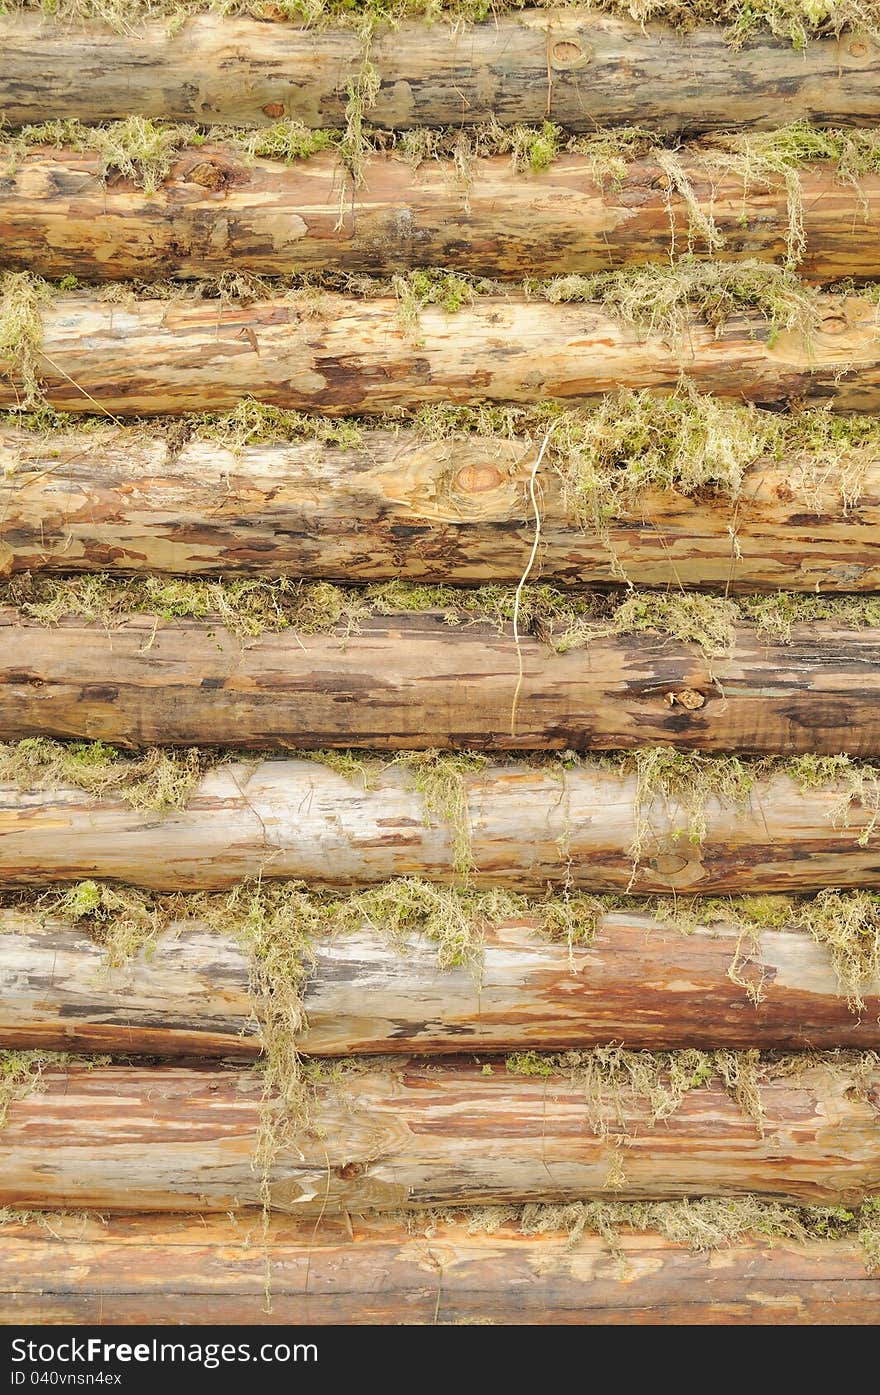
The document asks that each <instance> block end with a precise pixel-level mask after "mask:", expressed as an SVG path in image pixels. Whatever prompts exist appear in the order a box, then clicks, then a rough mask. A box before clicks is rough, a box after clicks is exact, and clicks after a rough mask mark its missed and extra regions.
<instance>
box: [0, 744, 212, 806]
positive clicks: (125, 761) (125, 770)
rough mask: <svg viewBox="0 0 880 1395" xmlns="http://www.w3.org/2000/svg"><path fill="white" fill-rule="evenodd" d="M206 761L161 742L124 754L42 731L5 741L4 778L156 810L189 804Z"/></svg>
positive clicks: (1, 748)
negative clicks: (140, 751) (66, 787)
mask: <svg viewBox="0 0 880 1395" xmlns="http://www.w3.org/2000/svg"><path fill="white" fill-rule="evenodd" d="M205 764H206V762H205V758H204V757H203V755H202V753H200V752H199V751H196V750H189V751H180V752H176V751H168V750H164V749H162V748H161V747H158V746H155V747H151V748H150V749H149V750H147V751H145V752H144V753H143V755H140V756H121V755H120V754H119V752H118V751H117V750H116V749H115V748H114V747H112V746H108V745H106V743H105V742H103V741H71V742H66V743H65V742H61V741H50V740H49V739H48V738H47V737H42V736H39V737H29V738H27V739H26V740H24V741H18V742H3V743H0V781H4V782H6V783H9V784H13V785H16V786H17V787H18V788H19V789H20V790H41V789H51V788H55V787H57V786H59V785H61V786H64V785H72V786H73V787H74V788H76V789H81V790H84V791H85V792H86V793H87V794H90V795H95V796H98V797H101V796H104V795H106V796H107V797H108V798H116V799H121V800H122V801H123V802H124V803H126V804H130V805H131V806H132V807H133V808H135V809H143V810H145V811H148V812H151V813H157V814H165V813H170V812H171V811H172V810H174V809H182V808H184V807H185V805H186V803H187V800H188V799H189V796H190V795H191V793H192V792H193V790H194V789H195V788H196V786H197V785H198V783H199V781H200V779H201V777H202V774H203V770H204V768H205Z"/></svg>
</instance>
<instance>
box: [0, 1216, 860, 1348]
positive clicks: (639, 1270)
mask: <svg viewBox="0 0 880 1395" xmlns="http://www.w3.org/2000/svg"><path fill="white" fill-rule="evenodd" d="M425 1232H426V1228H425V1226H424V1225H421V1226H419V1227H417V1228H415V1229H414V1231H412V1232H411V1231H410V1230H409V1229H408V1228H407V1227H406V1226H404V1225H402V1224H401V1223H400V1222H399V1221H394V1220H391V1219H384V1218H382V1217H363V1216H354V1217H350V1218H346V1219H345V1220H339V1221H336V1220H333V1219H332V1218H328V1219H325V1220H324V1221H322V1222H321V1225H320V1227H319V1228H318V1229H317V1230H316V1229H315V1225H314V1222H313V1221H312V1222H305V1223H300V1222H297V1221H296V1220H295V1219H291V1218H287V1217H281V1216H276V1217H273V1219H272V1221H271V1224H270V1226H269V1229H268V1232H267V1233H264V1232H263V1230H262V1227H261V1224H260V1221H259V1219H255V1218H252V1217H248V1216H239V1217H235V1216H233V1217H231V1218H230V1217H226V1216H201V1217H188V1216H167V1217H161V1216H155V1215H152V1216H109V1217H107V1218H106V1219H103V1220H97V1219H93V1218H90V1217H65V1216H57V1217H56V1216H52V1217H51V1218H50V1219H49V1223H48V1224H41V1223H40V1222H39V1221H31V1222H29V1223H24V1224H23V1223H21V1222H16V1221H12V1222H7V1223H6V1224H4V1226H3V1229H2V1231H0V1270H2V1274H3V1276H4V1277H3V1279H2V1280H0V1291H2V1295H3V1302H2V1307H3V1311H4V1314H5V1317H4V1318H3V1319H2V1321H5V1322H7V1323H17V1324H19V1325H27V1324H29V1323H33V1324H35V1325H44V1324H45V1325H49V1324H53V1323H56V1324H65V1325H69V1324H71V1323H74V1324H75V1323H95V1322H103V1323H120V1324H123V1323H146V1324H150V1323H155V1324H158V1325H162V1324H172V1323H181V1322H183V1323H194V1324H195V1323H201V1324H205V1323H208V1324H210V1323H216V1324H223V1325H230V1326H234V1325H238V1324H246V1323H253V1324H255V1325H256V1324H262V1323H290V1324H305V1325H308V1324H312V1323H321V1324H325V1323H336V1324H345V1325H346V1326H351V1325H358V1324H362V1323H382V1324H393V1323H401V1322H406V1323H419V1324H421V1323H424V1324H434V1323H437V1322H439V1323H455V1322H468V1321H479V1322H497V1323H505V1324H512V1323H518V1324H521V1323H529V1324H535V1325H541V1326H543V1325H545V1324H547V1323H551V1324H555V1325H559V1324H566V1325H568V1324H572V1325H583V1326H589V1325H593V1324H603V1325H607V1324H621V1325H634V1324H639V1325H642V1324H644V1325H646V1326H663V1325H666V1324H676V1325H678V1324H686V1325H697V1324H700V1325H706V1326H714V1325H719V1326H727V1325H729V1324H731V1323H748V1324H750V1325H757V1324H772V1325H778V1324H783V1323H784V1324H785V1325H786V1326H791V1325H792V1324H794V1325H798V1326H799V1325H807V1324H834V1325H837V1324H840V1323H849V1324H865V1325H872V1324H873V1323H875V1322H876V1313H877V1304H878V1301H880V1275H878V1274H876V1273H874V1274H869V1273H866V1271H865V1265H864V1261H863V1256H862V1254H861V1251H860V1248H859V1246H858V1245H857V1244H856V1243H855V1242H853V1241H848V1240H822V1241H816V1240H814V1241H809V1242H807V1243H795V1242H793V1241H788V1240H785V1241H774V1242H773V1243H772V1244H768V1243H767V1242H759V1241H749V1240H739V1241H736V1242H735V1243H733V1244H731V1245H729V1246H727V1245H725V1246H724V1248H723V1249H720V1250H718V1251H715V1252H712V1253H704V1254H694V1253H692V1252H691V1251H689V1250H687V1249H686V1248H685V1247H683V1246H681V1245H675V1244H673V1243H672V1242H671V1241H669V1240H666V1239H664V1238H663V1237H662V1236H659V1235H656V1234H652V1233H647V1234H635V1233H632V1232H626V1231H624V1232H622V1233H621V1235H620V1237H619V1240H618V1241H617V1242H616V1247H617V1250H618V1252H617V1253H612V1252H611V1250H610V1249H609V1246H608V1245H607V1243H606V1242H605V1241H604V1240H601V1239H600V1238H599V1237H598V1236H595V1235H582V1236H581V1237H580V1238H579V1239H578V1240H576V1241H575V1242H574V1243H573V1244H572V1243H571V1242H570V1241H569V1239H568V1236H567V1235H565V1234H560V1233H558V1232H556V1233H549V1234H544V1235H523V1234H522V1233H521V1232H520V1230H519V1228H518V1227H517V1226H515V1225H512V1224H508V1225H503V1226H501V1227H500V1228H499V1229H498V1230H496V1231H494V1232H493V1233H492V1234H491V1235H489V1234H480V1233H479V1232H477V1233H476V1234H474V1233H472V1232H471V1230H470V1229H469V1227H468V1224H467V1221H466V1220H462V1221H461V1222H452V1223H449V1222H438V1223H437V1224H435V1225H433V1226H431V1227H430V1228H428V1230H427V1233H425ZM267 1247H268V1262H269V1270H270V1274H271V1291H272V1308H271V1312H268V1313H267V1311H266V1302H265V1293H264V1287H265V1281H266V1260H267ZM621 1256H622V1258H621ZM377 1274H381V1275H382V1283H381V1284H380V1285H377V1283H376V1275H377ZM169 1340H172V1338H171V1337H170V1336H169Z"/></svg>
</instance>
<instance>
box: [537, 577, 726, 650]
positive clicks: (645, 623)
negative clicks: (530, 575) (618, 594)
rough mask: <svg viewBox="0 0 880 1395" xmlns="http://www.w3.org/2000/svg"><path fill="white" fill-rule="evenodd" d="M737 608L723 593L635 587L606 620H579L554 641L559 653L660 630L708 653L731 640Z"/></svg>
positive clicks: (723, 648) (723, 647)
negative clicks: (712, 593)
mask: <svg viewBox="0 0 880 1395" xmlns="http://www.w3.org/2000/svg"><path fill="white" fill-rule="evenodd" d="M737 618H738V610H737V607H736V605H735V604H734V603H733V602H732V601H728V600H725V599H724V598H723V597H721V596H709V595H702V594H700V593H698V592H695V591H682V592H671V593H668V594H667V593H663V592H655V591H641V592H639V591H637V592H634V593H633V594H632V595H630V596H627V597H626V599H625V600H623V601H621V603H620V604H619V605H618V606H616V607H615V608H614V610H613V611H611V613H610V615H609V616H608V618H607V620H605V621H595V620H589V619H584V620H576V621H575V622H574V623H573V624H571V625H570V626H569V627H568V629H566V630H565V631H563V633H562V634H561V635H560V636H559V638H558V639H555V640H554V648H555V649H556V651H557V652H558V653H561V654H562V653H565V652H566V651H567V650H569V649H577V648H580V647H582V646H583V645H585V644H589V643H590V642H591V641H592V640H594V639H601V638H603V637H605V636H610V635H628V634H645V633H648V632H657V633H658V634H662V635H667V636H668V637H669V638H670V639H676V640H679V641H680V642H681V643H682V644H696V645H698V646H699V648H700V649H702V651H703V653H704V654H706V655H707V656H709V657H712V656H713V655H719V654H723V653H725V652H726V651H727V650H728V649H729V648H730V647H731V645H732V644H733V641H734V637H735V628H734V627H735V625H736V621H737Z"/></svg>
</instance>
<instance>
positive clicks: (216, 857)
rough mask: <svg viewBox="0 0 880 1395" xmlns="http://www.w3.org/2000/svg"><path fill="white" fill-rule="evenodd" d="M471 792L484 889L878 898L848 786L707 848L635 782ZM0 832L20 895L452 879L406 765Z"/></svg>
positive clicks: (55, 807) (773, 798) (97, 808)
mask: <svg viewBox="0 0 880 1395" xmlns="http://www.w3.org/2000/svg"><path fill="white" fill-rule="evenodd" d="M464 780H465V791H466V798H467V804H468V818H469V824H470V829H471V835H472V856H473V864H474V869H473V872H472V874H471V880H472V882H473V884H474V885H478V886H492V885H501V886H510V887H513V888H517V889H519V890H523V891H537V892H542V891H544V890H545V888H546V887H547V886H548V885H550V884H555V885H570V886H574V887H584V888H589V889H593V890H610V891H625V890H633V891H635V892H650V893H654V892H660V893H663V892H669V891H674V892H676V893H699V892H705V893H714V892H732V893H744V892H751V891H758V890H761V891H781V892H786V893H788V892H797V891H811V890H817V889H820V888H822V887H827V886H834V887H853V886H866V887H874V886H880V871H878V866H877V853H876V847H875V843H874V840H873V837H872V836H870V834H869V829H870V826H871V823H872V819H873V816H872V814H871V811H870V809H869V808H867V807H862V806H861V805H860V804H859V803H858V802H855V803H854V804H853V805H852V808H851V809H850V810H849V813H848V815H847V814H846V812H845V806H846V801H847V797H848V792H849V789H850V786H849V784H848V783H847V780H846V777H845V776H844V777H841V778H840V779H839V780H836V781H834V780H832V781H830V782H829V784H828V785H827V786H825V787H823V788H820V789H813V790H808V791H804V790H802V789H801V788H800V787H799V785H798V784H797V783H796V782H795V781H794V780H792V779H790V778H789V777H788V776H787V775H784V774H778V775H772V776H770V777H763V778H758V779H756V780H755V784H754V787H753V789H752V790H751V793H750V794H749V796H748V798H747V800H746V801H745V802H744V804H743V806H742V807H738V806H737V805H735V804H733V803H731V802H729V801H722V802H719V800H718V799H716V798H715V797H712V798H710V799H709V800H708V801H707V804H706V826H707V827H706V838H705V840H704V841H703V842H702V843H699V842H697V841H694V840H691V839H690V838H689V837H688V836H687V832H686V830H687V828H688V814H687V811H686V810H684V809H682V808H681V807H680V806H679V803H678V802H677V801H676V800H675V799H672V800H670V801H669V803H668V805H667V804H666V803H664V801H663V800H662V799H660V798H658V799H655V800H654V801H653V802H651V801H648V802H647V803H646V805H645V807H642V808H641V809H639V810H638V811H637V807H636V778H635V776H634V775H628V774H627V775H624V774H620V773H618V772H615V771H613V770H606V769H603V768H601V767H597V766H590V765H587V766H585V767H583V768H579V769H574V770H569V771H566V772H563V771H562V770H561V769H559V768H557V769H546V770H542V769H536V768H534V767H532V766H530V765H527V764H524V763H515V762H511V763H510V764H507V765H489V766H487V767H486V768H485V769H483V770H480V771H478V772H476V773H474V774H468V775H466V776H465V777H464ZM842 810H843V812H842ZM637 814H638V816H637ZM0 832H2V835H3V836H2V838H0V875H2V877H3V880H4V881H5V883H6V884H7V885H8V886H33V885H35V884H42V883H44V882H47V881H49V882H51V881H70V880H78V879H80V878H82V877H90V876H98V877H105V878H109V879H118V880H122V881H128V882H133V883H136V884H139V885H142V886H148V887H154V888H156V889H158V890H189V889H195V888H198V887H205V888H210V887H224V886H232V885H233V884H234V883H236V882H239V881H241V880H243V879H244V878H246V877H254V876H257V875H260V876H262V877H266V878H274V877H294V878H302V879H303V880H305V881H307V882H311V883H314V884H315V885H317V886H331V887H332V886H346V885H364V884H368V883H371V882H378V881H385V880H387V879H388V878H390V877H396V876H421V877H426V878H428V879H429V880H434V881H441V882H443V881H452V880H454V879H455V877H456V873H455V871H454V865H453V864H454V852H453V830H452V828H451V827H450V826H449V825H446V824H444V825H442V826H440V825H436V824H432V823H430V822H429V821H428V820H427V819H426V815H425V809H424V804H423V800H422V798H421V796H420V795H419V793H418V791H417V790H416V789H415V788H414V786H413V784H412V781H411V777H410V776H409V774H408V773H407V772H405V771H404V770H402V769H401V768H400V767H399V766H395V765H391V766H389V768H387V769H386V770H384V772H381V773H378V774H377V775H376V777H375V782H373V781H372V780H371V781H370V782H369V783H368V787H367V788H365V787H364V782H363V780H362V779H360V778H359V777H358V776H355V777H354V778H353V779H348V778H347V777H346V776H343V775H339V774H337V773H336V772H335V771H333V770H330V769H328V768H327V767H326V766H323V765H321V764H318V763H316V762H314V761H308V760H269V761H261V762H253V763H242V764H240V765H234V764H224V765H220V766H218V767H216V768H215V769H213V770H212V771H210V772H209V773H208V774H207V775H206V776H205V777H204V778H203V779H202V781H201V783H200V785H199V786H198V788H197V789H196V790H195V792H194V793H193V794H192V795H191V797H190V799H189V801H188V803H187V806H186V808H185V809H183V810H181V811H179V812H175V811H172V812H171V813H169V814H166V815H164V816H163V815H162V814H156V813H150V812H144V811H142V810H138V809H134V808H132V807H131V806H130V805H128V804H126V803H124V802H123V801H122V800H121V799H119V798H109V797H107V798H103V799H101V798H97V797H90V796H89V795H87V794H84V793H83V792H82V791H81V790H77V789H74V788H71V787H54V788H48V789H42V790H40V789H35V790H32V791H30V792H27V791H22V790H20V789H19V788H17V787H14V786H12V785H9V784H7V785H3V786H0ZM639 833H640V836H641V844H642V852H641V861H640V863H639V865H638V866H635V867H634V864H633V856H632V852H631V849H632V846H633V842H634V840H635V838H636V836H637V834H639ZM862 833H865V834H866V838H867V841H866V842H865V845H864V846H860V843H859V839H860V836H861V835H862Z"/></svg>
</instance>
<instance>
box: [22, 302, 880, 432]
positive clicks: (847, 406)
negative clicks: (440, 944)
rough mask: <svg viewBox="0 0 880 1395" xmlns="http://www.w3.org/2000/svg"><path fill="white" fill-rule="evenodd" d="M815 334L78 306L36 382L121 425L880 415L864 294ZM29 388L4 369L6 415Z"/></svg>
mask: <svg viewBox="0 0 880 1395" xmlns="http://www.w3.org/2000/svg"><path fill="white" fill-rule="evenodd" d="M820 307H821V308H820V313H821V322H820V324H819V327H818V329H817V330H816V331H815V332H814V333H812V334H810V335H809V336H805V335H803V334H802V333H800V332H799V331H793V330H792V331H784V332H781V333H779V334H778V335H774V334H773V333H772V332H771V326H770V324H769V322H768V321H767V320H765V319H764V318H763V317H762V316H760V315H757V314H737V315H735V316H733V317H732V318H731V319H729V320H728V321H727V323H726V325H725V327H724V329H723V330H722V331H720V332H719V331H717V330H714V329H712V328H710V327H709V326H708V325H706V324H704V323H703V322H702V321H697V320H696V319H695V320H694V321H693V323H691V324H690V325H689V326H688V327H687V328H686V329H685V330H684V331H683V332H682V334H681V335H680V336H677V337H676V342H675V343H674V344H673V343H672V342H670V339H669V337H668V336H667V337H664V336H663V335H662V334H660V333H657V334H654V335H652V336H647V337H646V336H645V335H644V334H641V333H638V332H637V331H636V330H635V329H633V328H630V327H626V326H625V325H623V324H622V323H621V322H619V321H618V320H616V319H614V318H613V317H612V316H611V315H609V314H608V312H607V311H606V310H604V309H603V308H602V307H600V306H597V305H585V304H561V305H550V304H547V303H546V302H544V301H542V300H538V299H535V300H530V299H523V298H506V297H495V296H485V297H480V298H479V299H478V300H477V301H476V302H475V303H474V304H472V305H468V306H464V307H462V309H461V310H459V311H458V312H457V313H455V314H449V313H447V312H446V311H445V310H442V309H439V308H437V307H436V306H431V307H427V308H426V309H425V310H423V311H422V313H421V317H420V326H419V328H418V330H417V331H412V330H408V329H407V328H406V327H405V326H404V325H403V324H402V323H401V316H400V306H399V305H398V303H397V301H396V300H395V299H393V298H389V297H376V298H375V299H372V300H356V299H352V298H350V297H346V296H342V295H336V294H329V293H328V294H326V295H323V296H321V297H320V298H319V299H318V300H317V301H315V300H314V299H307V300H302V299H300V300H296V299H294V300H289V299H283V298H282V299H267V300H261V301H257V302H255V303H253V304H249V305H242V304H240V303H231V304H230V303H227V304H223V303H222V302H217V301H198V300H195V301H191V300H184V301H170V302H169V301H166V300H134V299H133V300H132V301H131V303H130V305H128V304H124V305H116V304H109V303H107V302H105V301H102V300H99V299H94V298H92V297H90V296H89V295H88V294H84V293H78V294H74V295H70V296H60V297H59V298H58V299H56V300H53V301H52V302H50V303H49V304H48V305H47V306H45V307H44V309H43V311H42V327H43V343H42V348H41V350H40V353H39V357H38V367H39V370H40V373H41V376H42V378H43V380H44V385H45V394H46V398H47V400H48V401H49V402H50V403H51V405H52V406H53V407H56V408H58V409H59V410H63V411H68V412H91V413H95V412H101V411H104V412H107V413H110V414H111V415H116V416H119V417H127V416H138V415H165V414H168V413H175V412H186V411H193V410H212V411H222V410H224V409H226V408H229V407H234V406H235V405H236V404H237V403H238V402H240V401H241V399H242V398H243V397H248V396H250V397H256V398H259V399H260V400H261V401H264V402H267V403H269V404H270V405H274V406H280V407H291V408H297V409H304V410H308V411H319V412H328V413H330V414H338V413H344V412H352V413H358V412H382V411H385V410H387V409H389V408H395V407H414V406H417V405H420V404H424V403H435V402H444V403H445V402H453V403H474V402H480V401H484V400H491V401H499V400H500V401H510V400H517V401H520V402H542V401H544V400H545V399H546V398H548V397H560V398H568V399H573V400H575V401H584V400H589V399H590V398H593V397H596V396H597V395H601V394H602V393H605V392H609V391H611V390H612V389H614V388H617V387H620V386H631V387H635V388H654V389H656V390H658V391H661V392H672V391H674V390H675V389H676V388H677V387H678V386H679V385H680V382H681V378H682V376H683V375H684V376H685V377H686V378H687V379H689V380H690V381H691V382H693V383H694V385H695V386H697V387H698V388H701V389H703V390H704V391H707V392H714V393H717V394H718V395H719V396H721V397H734V398H736V399H738V400H739V399H746V400H748V401H753V402H758V403H762V402H763V403H774V402H785V401H787V400H789V399H792V398H798V399H804V400H805V401H811V402H812V401H819V400H823V401H827V402H828V403H829V404H830V405H831V406H832V407H833V408H835V409H836V410H840V411H875V410H877V409H878V408H880V320H878V310H877V306H876V305H874V304H872V303H871V302H870V301H868V300H865V299H859V298H858V297H857V296H849V297H842V296H823V297H821V299H820ZM21 400H22V385H21V383H20V382H19V381H18V375H17V370H16V367H15V365H14V364H13V363H12V362H11V361H10V360H9V359H5V360H4V359H2V358H0V407H16V406H18V405H19V403H20V402H21Z"/></svg>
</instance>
